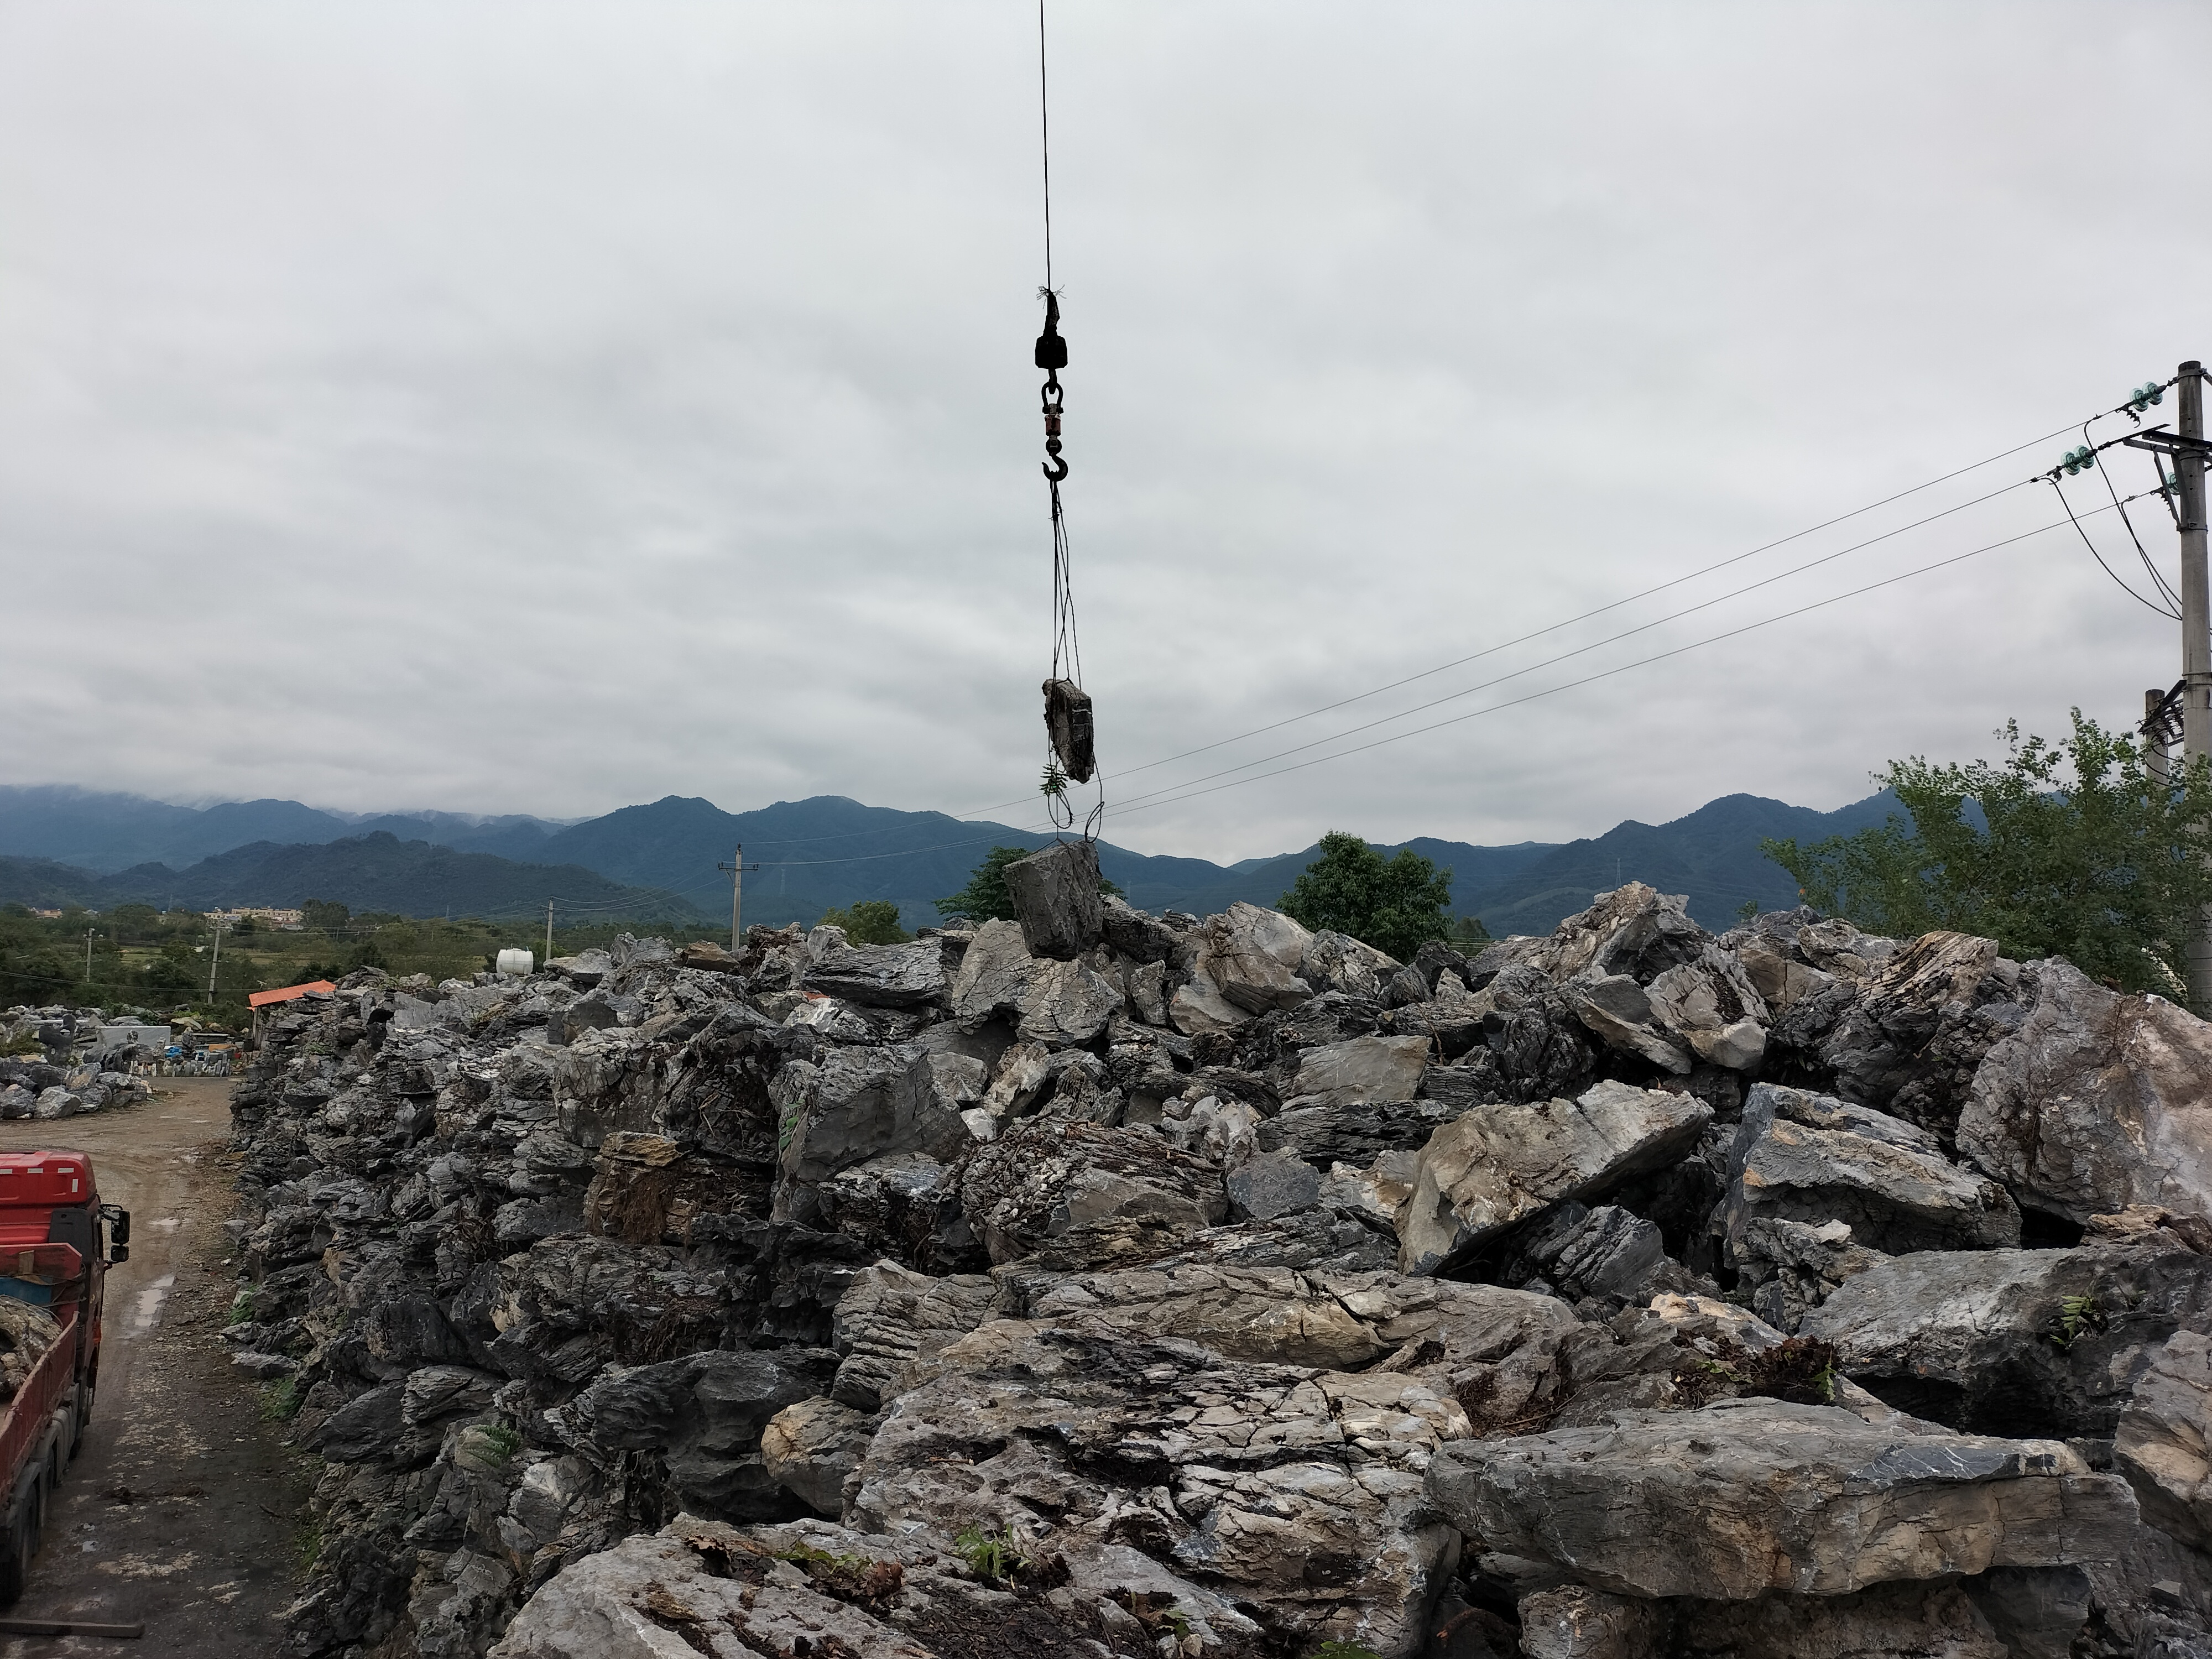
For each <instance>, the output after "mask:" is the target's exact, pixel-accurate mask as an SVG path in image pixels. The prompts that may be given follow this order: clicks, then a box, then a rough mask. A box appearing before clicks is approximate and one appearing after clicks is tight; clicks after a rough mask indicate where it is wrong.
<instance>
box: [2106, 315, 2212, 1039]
mask: <svg viewBox="0 0 2212 1659" xmlns="http://www.w3.org/2000/svg"><path fill="white" fill-rule="evenodd" d="M2174 378H2175V382H2176V385H2175V390H2176V391H2177V392H2179V394H2180V398H2181V418H2180V421H2179V426H2180V428H2181V429H2180V430H2179V432H2167V431H2166V430H2165V429H2164V428H2153V429H2151V430H2149V431H2146V432H2138V433H2136V434H2134V435H2132V436H2130V437H2127V438H2124V439H2122V440H2121V441H2122V442H2123V443H2124V445H2126V446H2127V447H2129V448H2130V449H2148V450H2150V451H2152V452H2154V453H2157V454H2160V455H2166V456H2171V457H2172V459H2173V483H2174V492H2173V493H2174V496H2175V501H2174V518H2175V520H2177V522H2178V523H2179V525H2180V527H2181V684H2180V686H2179V692H2180V701H2181V709H2180V714H2181V763H2182V766H2183V768H2184V769H2187V768H2190V767H2192V766H2195V765H2197V764H2199V763H2207V762H2212V588H2208V582H2207V577H2206V574H2205V568H2204V464H2205V458H2206V456H2207V455H2208V454H2212V444H2208V443H2207V442H2206V441H2204V365H2203V363H2201V362H2197V361H2196V360H2195V359H2193V358H2192V359H2191V361H2189V362H2185V363H2184V364H2182V366H2181V368H2180V369H2179V372H2178V373H2177V374H2176V375H2175V377H2174ZM2185 955H2186V957H2188V963H2189V1006H2190V1007H2191V1009H2193V1010H2194V1011H2195V1012H2197V1014H2198V1015H2200V1016H2202V1017H2204V1018H2212V911H2208V912H2207V913H2206V915H2203V916H2200V917H2198V918H2197V926H2196V927H2195V928H2194V929H2193V930H2192V931H2191V934H2190V938H2189V945H2188V950H2187V951H2185Z"/></svg>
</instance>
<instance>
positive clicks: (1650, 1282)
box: [1503, 1200, 1710, 1306]
mask: <svg viewBox="0 0 2212 1659" xmlns="http://www.w3.org/2000/svg"><path fill="white" fill-rule="evenodd" d="M1503 1277H1504V1278H1505V1279H1507V1280H1508V1281H1509V1282H1510V1283H1513V1284H1516V1285H1528V1287H1529V1288H1530V1289H1532V1290H1534V1289H1546V1288H1547V1289H1548V1290H1549V1291H1550V1292H1551V1293H1553V1294H1554V1295H1558V1296H1561V1297H1566V1298H1567V1299H1568V1300H1570V1301H1577V1302H1578V1301H1580V1300H1582V1298H1583V1297H1600V1298H1601V1299H1610V1300H1611V1301H1612V1302H1613V1305H1615V1306H1619V1305H1620V1304H1621V1303H1622V1302H1638V1303H1641V1302H1644V1301H1647V1300H1649V1299H1650V1297H1652V1296H1654V1295H1656V1294H1658V1293H1661V1292H1666V1293H1669V1294H1680V1293H1681V1292H1683V1291H1688V1290H1690V1289H1692V1279H1691V1277H1690V1275H1689V1273H1687V1272H1686V1270H1685V1269H1684V1268H1683V1267H1682V1264H1681V1263H1680V1262H1679V1261H1674V1259H1673V1258H1671V1257H1670V1256H1668V1254H1667V1249H1666V1245H1665V1243H1664V1241H1663V1240H1662V1238H1661V1237H1660V1234H1659V1229H1658V1228H1657V1227H1656V1226H1654V1225H1652V1224H1651V1223H1650V1222H1649V1221H1646V1220H1644V1218H1642V1217H1641V1216H1637V1215H1632V1214H1631V1213H1630V1212H1627V1211H1626V1210H1624V1209H1622V1208H1620V1206H1618V1205H1613V1204H1606V1205H1601V1206H1599V1207H1598V1208H1596V1209H1595V1210H1593V1209H1590V1208H1589V1207H1587V1206H1584V1205H1581V1204H1577V1203H1575V1202H1573V1201H1572V1200H1569V1201H1568V1202H1566V1203H1565V1204H1562V1205H1560V1206H1558V1207H1557V1208H1556V1209H1554V1210H1553V1212H1551V1213H1550V1214H1549V1215H1547V1216H1546V1217H1544V1218H1542V1219H1541V1220H1540V1221H1537V1222H1534V1223H1532V1224H1531V1225H1530V1226H1529V1227H1528V1231H1526V1232H1524V1233H1523V1234H1522V1235H1521V1236H1520V1237H1517V1238H1516V1239H1515V1241H1514V1255H1513V1260H1512V1261H1510V1262H1509V1263H1508V1264H1507V1267H1506V1270H1505V1272H1504V1275H1503ZM1709 1288H1710V1286H1709Z"/></svg>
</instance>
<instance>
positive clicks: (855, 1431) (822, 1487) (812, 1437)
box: [761, 1395, 876, 1520]
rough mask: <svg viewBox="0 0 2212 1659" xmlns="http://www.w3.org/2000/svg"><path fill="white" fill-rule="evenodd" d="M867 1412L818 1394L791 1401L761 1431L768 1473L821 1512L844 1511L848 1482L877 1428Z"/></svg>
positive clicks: (834, 1513) (763, 1464) (763, 1462)
mask: <svg viewBox="0 0 2212 1659" xmlns="http://www.w3.org/2000/svg"><path fill="white" fill-rule="evenodd" d="M875 1427H876V1420H875V1419H874V1418H873V1417H872V1415H870V1414H869V1413H866V1412H861V1411H855V1410H854V1408H853V1407H850V1406H841V1405H839V1404H838V1403H837V1401H835V1400H829V1399H825V1398H823V1397H822V1396H821V1395H816V1396H815V1397H814V1398H812V1399H811V1400H802V1401H799V1403H798V1404H797V1405H794V1406H786V1407H784V1408H783V1409H782V1410H781V1411H780V1412H778V1413H776V1414H775V1416H774V1417H772V1418H770V1419H769V1421H768V1426H767V1427H766V1428H764V1429H763V1430H762V1431H761V1467H762V1468H763V1470H764V1471H765V1472H766V1473H767V1475H768V1478H769V1480H773V1481H775V1483H776V1485H777V1486H781V1487H782V1488H783V1489H784V1491H786V1492H789V1493H790V1494H791V1495H792V1496H793V1498H797V1499H799V1502H800V1503H802V1504H805V1505H806V1507H807V1508H808V1509H810V1510H813V1512H814V1513H815V1514H817V1515H819V1516H828V1517H829V1519H831V1520H835V1519H836V1518H837V1517H838V1516H841V1515H842V1513H843V1512H844V1505H845V1483H846V1481H847V1480H849V1479H850V1478H851V1477H852V1474H853V1472H854V1470H855V1469H857V1468H859V1467H860V1459H861V1458H862V1457H863V1456H865V1455H866V1453H867V1449H868V1441H869V1439H870V1437H872V1435H873V1434H874V1433H875Z"/></svg>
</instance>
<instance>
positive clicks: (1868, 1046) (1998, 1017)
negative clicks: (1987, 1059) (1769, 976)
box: [1778, 932, 2039, 1135]
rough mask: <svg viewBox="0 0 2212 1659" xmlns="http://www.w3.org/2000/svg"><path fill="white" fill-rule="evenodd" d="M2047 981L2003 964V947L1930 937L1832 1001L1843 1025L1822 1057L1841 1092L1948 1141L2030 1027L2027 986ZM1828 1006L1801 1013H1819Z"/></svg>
mask: <svg viewBox="0 0 2212 1659" xmlns="http://www.w3.org/2000/svg"><path fill="white" fill-rule="evenodd" d="M2038 972H2039V965H2038V964H2029V965H2028V966H2027V967H2026V968H2023V967H2022V965H2021V964H2020V963H2010V962H2004V961H2002V960H2000V959H1999V957H1998V956H1997V945H1996V940H1995V939H1982V938H1978V937H1977V936H1976V935H1974V934H1972V933H1944V932H1937V933H1923V934H1922V935H1921V936H1920V937H1919V938H1918V939H1914V940H1913V941H1911V943H1910V944H1909V945H1904V946H1903V947H1902V948H1900V949H1899V950H1898V951H1896V952H1895V954H1894V955H1893V956H1892V957H1890V958H1889V960H1888V962H1887V963H1885V964H1884V965H1883V966H1882V967H1881V969H1879V971H1877V972H1876V973H1875V974H1874V975H1872V976H1871V977H1870V978H1868V979H1866V980H1865V981H1862V982H1860V983H1857V984H1856V985H1839V986H1838V987H1835V991H1834V992H1833V993H1832V995H1836V996H1837V1006H1836V1007H1835V1008H1834V1009H1833V1010H1831V1011H1829V1017H1830V1018H1832V1022H1833V1023H1832V1025H1831V1026H1830V1028H1829V1029H1828V1030H1826V1033H1825V1034H1824V1035H1822V1036H1820V1038H1819V1039H1818V1042H1817V1048H1818V1054H1819V1058H1820V1064H1821V1065H1823V1066H1826V1067H1827V1068H1829V1069H1830V1070H1832V1072H1833V1073H1835V1079H1836V1082H1835V1088H1834V1091H1833V1092H1835V1093H1836V1094H1838V1095H1840V1096H1841V1097H1844V1099H1846V1100H1854V1101H1858V1102H1861V1103H1864V1104H1866V1105H1869V1106H1876V1107H1880V1108H1881V1109H1883V1110H1884V1111H1887V1112H1889V1113H1891V1114H1892V1115H1895V1116H1898V1117H1902V1118H1906V1119H1909V1120H1910V1121H1912V1122H1915V1123H1917V1124H1920V1125H1921V1126H1922V1127H1925V1128H1928V1129H1931V1130H1933V1131H1935V1132H1936V1133H1938V1134H1941V1135H1948V1134H1949V1133H1951V1132H1952V1130H1953V1129H1954V1127H1955V1126H1956V1124H1957V1121H1958V1117H1959V1113H1960V1109H1961V1108H1962V1107H1963V1106H1964V1105H1965V1103H1966V1092H1967V1089H1968V1086H1969V1085H1970V1084H1971V1083H1972V1079H1973V1077H1974V1073H1975V1072H1976V1070H1977V1068H1978V1066H1980V1064H1981V1062H1982V1059H1983V1057H1984V1055H1985V1054H1988V1052H1989V1050H1990V1047H1991V1045H1992V1044H1994V1043H1996V1042H1999V1041H2000V1040H2001V1039H2002V1038H2003V1037H2004V1036H2007V1035H2008V1034H2009V1033H2010V1032H2011V1031H2012V1030H2014V1029H2015V1027H2016V1026H2017V1025H2018V1024H2019V1022H2020V1020H2021V1018H2022V1016H2023V1013H2024V1010H2023V1009H2022V1008H2021V1006H2019V1001H2018V999H2019V997H2020V996H2021V994H2023V990H2022V987H2023V982H2024V981H2026V982H2027V983H2030V984H2032V982H2033V979H2034V977H2035V975H2036V974H2037V973H2038ZM1825 1000H1826V998H1823V997H1810V998H1808V999H1806V1000H1804V1001H1803V1002H1802V1003H1801V1004H1799V1005H1798V1006H1797V1007H1796V1008H1794V1009H1793V1010H1792V1011H1791V1012H1792V1013H1793V1015H1800V1014H1811V1013H1814V1012H1816V1011H1819V1010H1820V1007H1821V1005H1822V1004H1823V1002H1824V1001H1825ZM1778 1035H1779V1033H1778Z"/></svg>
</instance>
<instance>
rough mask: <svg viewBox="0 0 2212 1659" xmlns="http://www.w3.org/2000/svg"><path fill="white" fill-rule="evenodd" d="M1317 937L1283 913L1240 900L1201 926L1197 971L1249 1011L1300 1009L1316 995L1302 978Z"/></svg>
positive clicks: (1235, 1004) (1224, 996)
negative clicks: (1299, 975) (1302, 970)
mask: <svg viewBox="0 0 2212 1659" xmlns="http://www.w3.org/2000/svg"><path fill="white" fill-rule="evenodd" d="M1312 940H1313V935H1312V934H1311V933H1308V932H1307V931H1306V930H1305V929H1304V927H1300V926H1299V925H1298V924H1297V922H1295V921H1291V919H1290V917H1288V916H1286V915H1283V914H1282V913H1281V912H1280V911H1279V910H1263V909H1261V908H1260V907H1259V906H1258V905H1256V904H1246V903H1243V902H1242V901H1240V902H1237V903H1235V904H1232V905H1231V906H1230V907H1229V908H1228V909H1227V910H1226V911H1225V913H1223V914H1222V915H1218V916H1208V917H1207V918H1206V921H1205V922H1204V923H1203V924H1202V925H1201V927H1200V929H1199V933H1198V953H1197V961H1196V963H1195V964H1194V969H1195V972H1196V974H1197V975H1198V977H1200V979H1203V980H1205V981H1207V982H1208V983H1209V984H1211V985H1212V987H1213V988H1214V989H1215V990H1216V991H1217V992H1218V993H1219V994H1220V995H1221V998H1222V1000H1224V1001H1225V1002H1227V1003H1228V1004H1229V1005H1230V1006H1232V1007H1236V1008H1241V1009H1243V1011H1244V1012H1245V1013H1247V1014H1264V1013H1266V1012H1267V1011H1268V1010H1269V1009H1271V1008H1295V1007H1297V1006H1298V1005H1299V1004H1300V1003H1302V1002H1304V1000H1306V999H1307V998H1309V997H1310V996H1311V995H1312V994H1313V987H1311V986H1310V985H1309V984H1307V983H1306V981H1304V980H1302V979H1300V978H1299V977H1298V976H1297V975H1298V969H1299V968H1300V967H1301V966H1302V965H1303V964H1304V961H1305V954H1306V946H1307V945H1310V943H1312Z"/></svg>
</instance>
